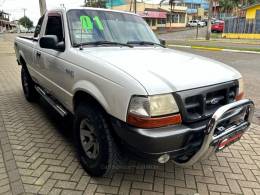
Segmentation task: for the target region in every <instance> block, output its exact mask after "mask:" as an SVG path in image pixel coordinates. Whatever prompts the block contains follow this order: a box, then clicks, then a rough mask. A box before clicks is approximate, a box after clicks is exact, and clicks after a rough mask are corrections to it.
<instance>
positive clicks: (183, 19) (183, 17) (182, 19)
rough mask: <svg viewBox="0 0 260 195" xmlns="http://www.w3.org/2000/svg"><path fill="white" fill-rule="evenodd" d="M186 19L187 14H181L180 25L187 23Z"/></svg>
mask: <svg viewBox="0 0 260 195" xmlns="http://www.w3.org/2000/svg"><path fill="white" fill-rule="evenodd" d="M185 17H186V14H185V13H181V14H180V21H179V23H185Z"/></svg>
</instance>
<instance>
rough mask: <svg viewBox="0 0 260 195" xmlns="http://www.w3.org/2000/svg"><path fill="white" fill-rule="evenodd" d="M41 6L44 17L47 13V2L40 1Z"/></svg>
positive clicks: (44, 0)
mask: <svg viewBox="0 0 260 195" xmlns="http://www.w3.org/2000/svg"><path fill="white" fill-rule="evenodd" d="M39 6H40V13H41V16H42V15H44V13H45V12H46V8H47V6H46V0H39Z"/></svg>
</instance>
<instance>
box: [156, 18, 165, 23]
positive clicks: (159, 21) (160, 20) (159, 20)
mask: <svg viewBox="0 0 260 195" xmlns="http://www.w3.org/2000/svg"><path fill="white" fill-rule="evenodd" d="M157 23H158V24H166V18H158V20H157Z"/></svg>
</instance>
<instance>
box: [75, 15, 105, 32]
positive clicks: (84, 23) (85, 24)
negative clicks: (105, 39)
mask: <svg viewBox="0 0 260 195" xmlns="http://www.w3.org/2000/svg"><path fill="white" fill-rule="evenodd" d="M94 21H95V24H96V25H97V27H98V29H99V30H100V31H103V30H104V27H103V24H102V22H101V20H100V19H99V17H98V16H94V17H93V22H94ZM80 22H81V28H82V30H84V31H86V32H87V31H92V30H93V22H92V21H91V18H90V17H89V16H80Z"/></svg>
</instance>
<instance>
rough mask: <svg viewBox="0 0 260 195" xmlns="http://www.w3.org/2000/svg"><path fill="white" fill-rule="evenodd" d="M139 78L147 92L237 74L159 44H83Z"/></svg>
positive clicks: (182, 87) (217, 80) (171, 89)
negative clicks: (158, 45) (134, 45)
mask: <svg viewBox="0 0 260 195" xmlns="http://www.w3.org/2000/svg"><path fill="white" fill-rule="evenodd" d="M82 52H86V53H88V54H90V55H92V56H95V57H97V58H99V59H100V60H104V61H106V62H108V63H110V64H112V65H113V66H116V67H117V68H118V69H120V70H122V71H124V72H126V73H128V74H129V75H130V76H132V77H134V78H135V79H136V80H137V81H139V82H140V83H141V84H142V85H143V86H144V88H145V89H146V91H147V93H148V94H150V95H153V94H161V93H170V92H175V91H182V90H187V89H192V88H199V87H204V86H209V85H214V84H219V83H223V82H227V81H231V80H235V79H238V78H240V77H241V75H240V73H239V72H237V71H236V70H234V69H233V68H231V67H229V66H227V65H225V64H223V63H220V62H217V61H214V60H211V59H208V58H204V57H200V56H197V55H193V54H189V53H185V52H181V51H177V50H173V49H165V48H160V47H134V48H127V47H122V48H120V47H96V48H93V47H92V48H86V49H84V50H83V51H82Z"/></svg>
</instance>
